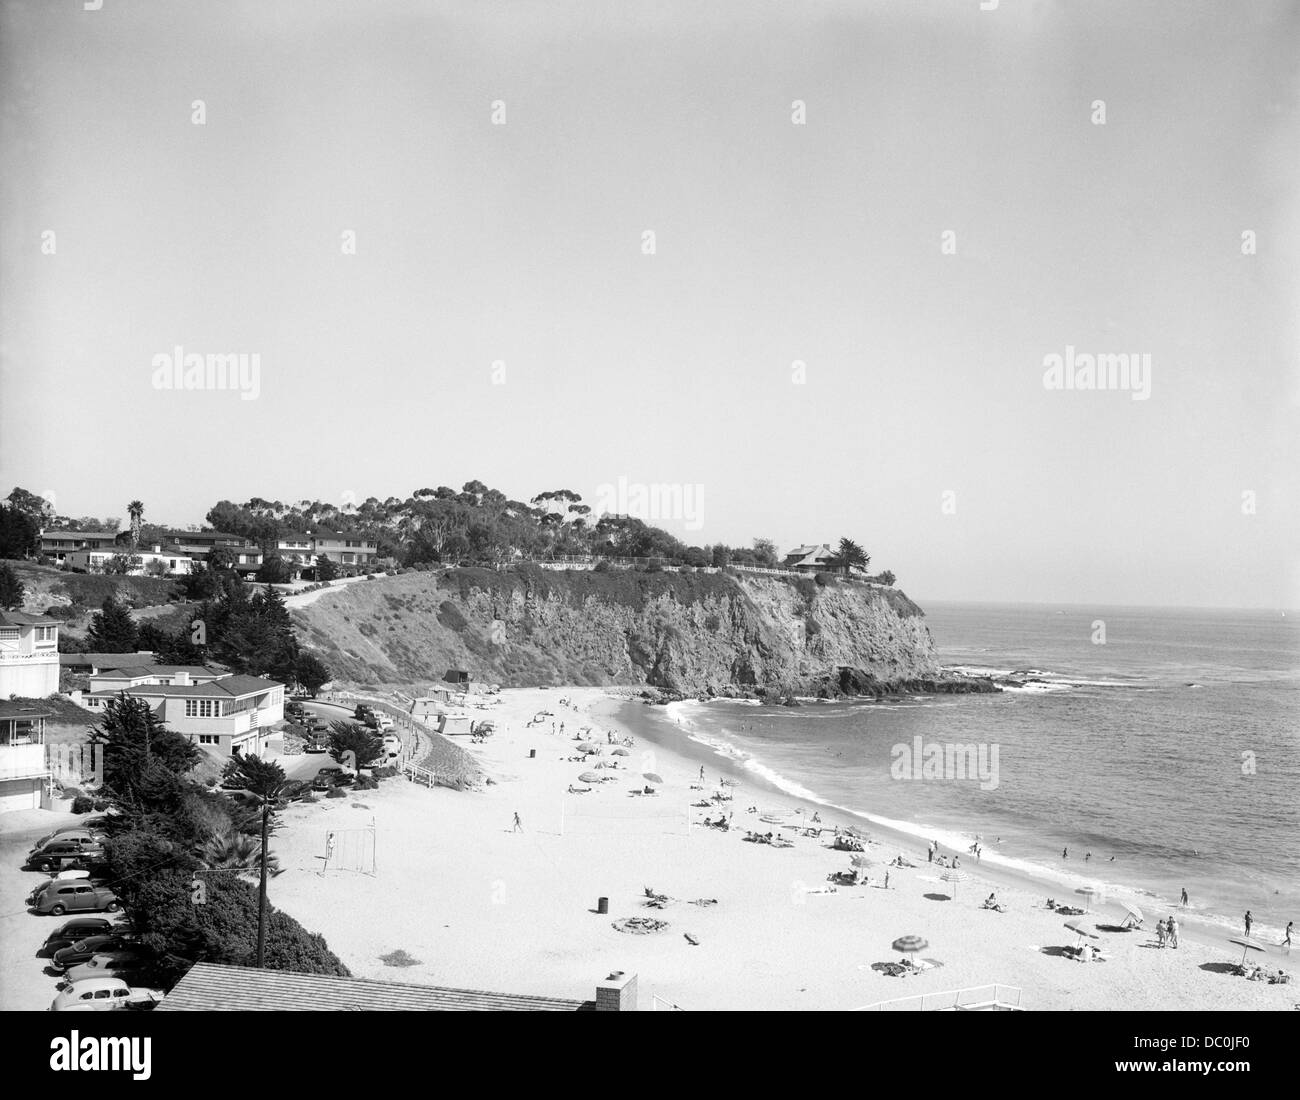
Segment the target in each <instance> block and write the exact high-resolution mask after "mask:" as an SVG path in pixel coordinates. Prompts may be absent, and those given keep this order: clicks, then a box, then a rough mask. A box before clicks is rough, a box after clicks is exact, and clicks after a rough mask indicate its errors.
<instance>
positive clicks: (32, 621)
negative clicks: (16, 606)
mask: <svg viewBox="0 0 1300 1100" xmlns="http://www.w3.org/2000/svg"><path fill="white" fill-rule="evenodd" d="M58 623H59V620H58V619H51V618H50V617H49V616H48V615H29V614H27V612H25V611H0V626H57V625H58Z"/></svg>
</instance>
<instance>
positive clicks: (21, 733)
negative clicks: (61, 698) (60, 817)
mask: <svg viewBox="0 0 1300 1100" xmlns="http://www.w3.org/2000/svg"><path fill="white" fill-rule="evenodd" d="M50 714H51V712H50V711H48V710H42V709H41V708H40V707H38V706H33V705H32V704H30V703H14V702H10V701H8V700H5V699H0V813H7V812H9V811H10V810H39V809H40V808H41V794H42V792H43V791H44V789H45V784H46V780H47V778H48V776H49V774H50V773H49V767H48V765H47V764H46V761H45V719H47V718H49V717H50Z"/></svg>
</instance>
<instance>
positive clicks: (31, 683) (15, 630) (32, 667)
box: [0, 611, 59, 699]
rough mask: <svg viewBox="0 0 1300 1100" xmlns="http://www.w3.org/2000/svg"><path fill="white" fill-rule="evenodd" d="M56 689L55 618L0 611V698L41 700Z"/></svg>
mask: <svg viewBox="0 0 1300 1100" xmlns="http://www.w3.org/2000/svg"><path fill="white" fill-rule="evenodd" d="M58 690H59V621H58V619H50V618H47V617H46V616H44V615H28V614H26V613H25V612H22V611H0V699H8V698H9V697H10V696H11V695H18V696H21V697H22V698H24V699H44V698H45V697H46V696H47V695H52V694H54V692H56V691H58Z"/></svg>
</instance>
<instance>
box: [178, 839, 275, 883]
mask: <svg viewBox="0 0 1300 1100" xmlns="http://www.w3.org/2000/svg"><path fill="white" fill-rule="evenodd" d="M198 855H199V859H201V860H202V861H203V866H204V867H207V868H208V869H209V870H212V871H260V870H261V868H262V845H261V844H260V843H259V842H258V838H257V837H254V836H249V835H248V834H247V833H239V832H235V831H233V830H227V831H225V832H220V833H216V834H215V835H213V836H210V837H209V838H208V839H207V840H206V841H205V842H204V843H203V846H202V847H201V848H200V849H199V853H198ZM266 860H267V870H268V871H269V872H270V873H271V874H272V875H278V874H279V873H280V871H281V867H280V861H279V860H278V859H277V858H276V857H275V856H274V855H271V854H268V855H267V857H266Z"/></svg>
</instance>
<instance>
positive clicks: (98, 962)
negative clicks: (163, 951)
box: [59, 949, 150, 989]
mask: <svg viewBox="0 0 1300 1100" xmlns="http://www.w3.org/2000/svg"><path fill="white" fill-rule="evenodd" d="M149 957H150V956H149V954H148V953H146V952H143V951H140V950H138V949H135V950H125V949H124V950H120V951H101V952H99V953H98V954H95V955H92V956H91V957H90V958H88V959H87V960H86V961H85V962H83V963H77V964H76V965H75V966H70V967H68V968H67V969H66V970H64V972H63V980H62V981H61V982H59V988H60V989H66V988H67V987H68V986H70V985H76V984H77V982H80V981H84V980H85V979H86V978H121V979H122V980H123V981H127V980H129V979H130V978H131V977H132V976H133V975H135V974H136V973H138V972H139V970H140V968H141V967H142V966H144V964H145V963H146V962H148V961H149Z"/></svg>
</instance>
